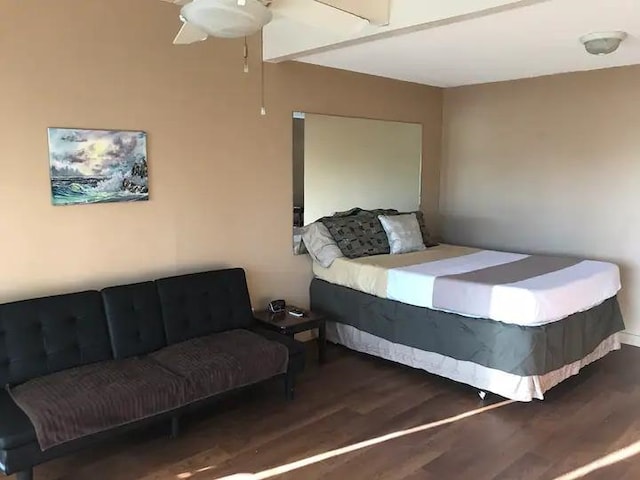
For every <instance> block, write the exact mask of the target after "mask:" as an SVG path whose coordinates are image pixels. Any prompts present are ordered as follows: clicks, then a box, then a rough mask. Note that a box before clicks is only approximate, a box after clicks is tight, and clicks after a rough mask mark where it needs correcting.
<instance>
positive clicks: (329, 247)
mask: <svg viewBox="0 0 640 480" xmlns="http://www.w3.org/2000/svg"><path fill="white" fill-rule="evenodd" d="M302 241H303V242H304V244H305V246H306V247H307V250H308V252H309V255H311V258H313V260H314V261H315V262H316V263H318V264H319V265H320V266H321V267H324V268H329V267H330V266H331V264H332V263H333V261H334V260H335V259H336V258H340V257H344V255H343V254H342V252H341V251H340V248H338V245H337V244H336V241H335V240H334V239H333V237H332V236H331V234H330V233H329V229H327V227H325V226H324V225H323V224H322V222H314V223H311V224H309V225H307V226H306V227H304V228H303V229H302Z"/></svg>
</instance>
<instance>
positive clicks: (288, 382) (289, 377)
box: [284, 372, 296, 400]
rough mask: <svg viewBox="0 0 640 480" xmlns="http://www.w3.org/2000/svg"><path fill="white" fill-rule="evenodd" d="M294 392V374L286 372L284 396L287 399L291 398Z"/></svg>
mask: <svg viewBox="0 0 640 480" xmlns="http://www.w3.org/2000/svg"><path fill="white" fill-rule="evenodd" d="M295 393H296V379H295V375H293V374H292V373H289V372H287V374H286V375H285V376H284V396H285V398H286V399H287V400H293V398H294V397H295Z"/></svg>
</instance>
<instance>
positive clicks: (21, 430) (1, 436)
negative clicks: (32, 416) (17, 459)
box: [0, 390, 36, 450]
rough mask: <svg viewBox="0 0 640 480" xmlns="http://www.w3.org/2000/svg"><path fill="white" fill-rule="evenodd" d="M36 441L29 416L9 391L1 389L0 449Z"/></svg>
mask: <svg viewBox="0 0 640 480" xmlns="http://www.w3.org/2000/svg"><path fill="white" fill-rule="evenodd" d="M35 441H36V431H35V430H34V428H33V425H32V424H31V421H30V420H29V417H27V416H26V415H25V413H24V412H23V411H22V410H21V409H20V407H18V405H16V402H14V401H13V399H12V398H11V396H10V395H9V392H7V391H6V390H0V449H3V450H8V449H10V448H16V447H20V446H22V445H26V444H27V443H31V442H35Z"/></svg>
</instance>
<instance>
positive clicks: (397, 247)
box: [378, 213, 426, 254]
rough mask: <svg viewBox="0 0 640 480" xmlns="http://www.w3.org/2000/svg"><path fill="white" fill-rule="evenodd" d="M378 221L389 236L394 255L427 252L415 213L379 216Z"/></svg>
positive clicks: (390, 247)
mask: <svg viewBox="0 0 640 480" xmlns="http://www.w3.org/2000/svg"><path fill="white" fill-rule="evenodd" d="M378 219H379V220H380V223H381V224H382V228H384V231H385V232H386V234H387V239H388V240H389V249H390V251H391V253H392V254H397V253H409V252H419V251H421V250H426V247H425V245H424V240H423V239H422V232H421V231H420V224H419V223H418V219H417V218H416V214H415V213H409V214H406V215H392V216H386V215H379V216H378Z"/></svg>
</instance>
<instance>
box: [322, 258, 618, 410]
mask: <svg viewBox="0 0 640 480" xmlns="http://www.w3.org/2000/svg"><path fill="white" fill-rule="evenodd" d="M313 270H314V277H315V278H314V280H313V281H312V284H311V308H312V309H314V310H320V311H323V312H325V313H326V314H327V315H328V316H329V318H330V319H331V321H330V322H328V325H327V337H328V339H329V340H330V341H333V342H335V343H339V344H342V345H345V346H346V347H348V348H351V349H354V350H357V351H361V352H365V353H368V354H372V355H375V356H378V357H382V358H386V359H389V360H393V361H396V362H399V363H402V364H405V365H409V366H412V367H415V368H421V369H423V370H426V371H428V372H430V373H434V374H438V375H441V376H444V377H447V378H451V379H453V380H456V381H458V382H463V383H467V384H469V385H472V386H474V387H476V388H478V389H480V390H481V391H489V392H493V393H495V394H498V395H501V396H504V397H507V398H510V399H514V400H518V401H530V400H532V399H544V393H545V392H546V391H548V390H549V389H550V388H552V387H553V386H555V385H557V384H558V383H560V382H561V381H563V380H565V379H566V378H568V377H570V376H572V375H575V374H577V373H578V371H579V370H580V369H581V368H582V367H584V366H586V365H588V364H589V363H591V362H593V361H595V360H597V359H599V358H601V357H603V356H604V355H606V354H607V353H609V352H611V351H613V350H617V349H619V348H620V340H619V332H620V331H622V330H623V329H624V322H623V320H622V315H621V312H620V308H619V305H618V301H617V297H616V295H617V293H618V291H619V290H620V274H619V269H618V267H617V266H616V265H614V264H612V263H608V262H599V261H592V260H582V259H577V258H570V257H553V256H537V255H525V254H515V253H508V252H497V251H492V250H482V249H476V248H469V247H461V246H454V245H439V246H436V247H432V248H429V249H427V250H424V251H418V252H412V253H405V254H396V255H374V256H368V257H362V258H355V259H347V258H345V257H342V258H337V259H335V261H333V263H332V264H331V266H330V267H328V268H324V267H322V266H320V265H319V264H317V263H314V267H313Z"/></svg>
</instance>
